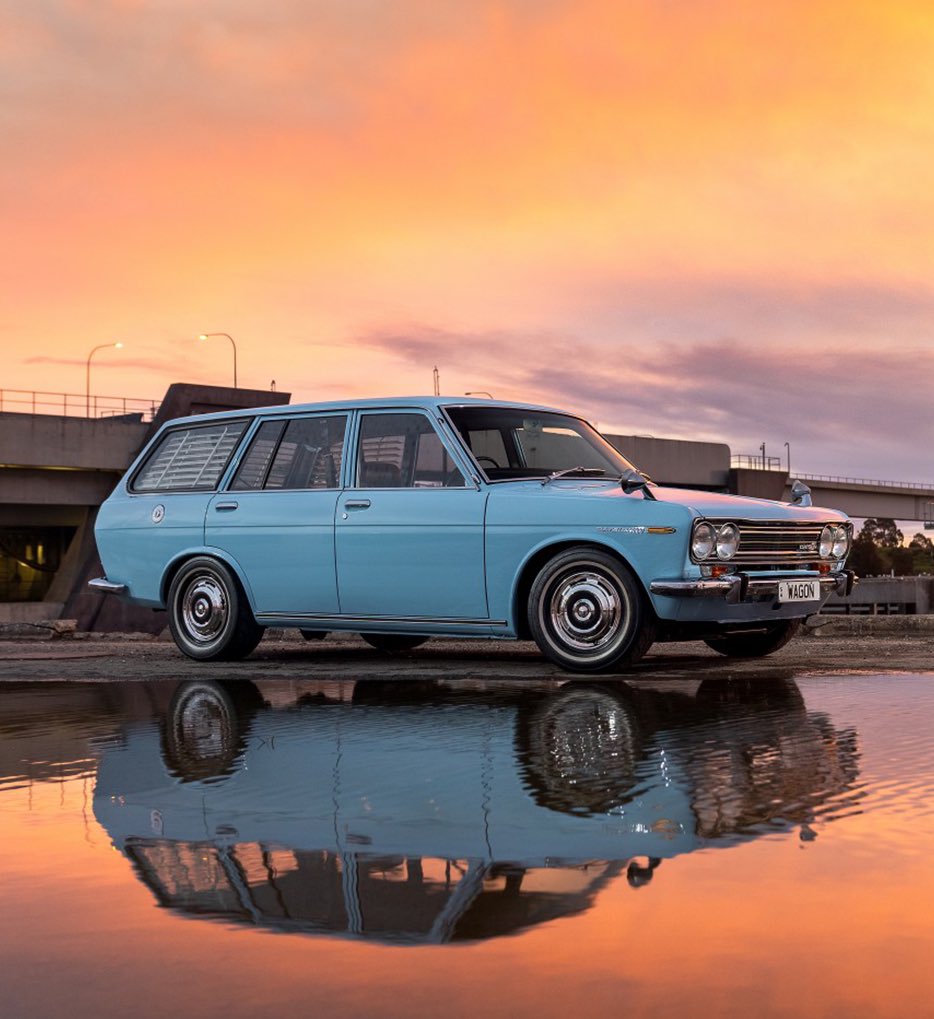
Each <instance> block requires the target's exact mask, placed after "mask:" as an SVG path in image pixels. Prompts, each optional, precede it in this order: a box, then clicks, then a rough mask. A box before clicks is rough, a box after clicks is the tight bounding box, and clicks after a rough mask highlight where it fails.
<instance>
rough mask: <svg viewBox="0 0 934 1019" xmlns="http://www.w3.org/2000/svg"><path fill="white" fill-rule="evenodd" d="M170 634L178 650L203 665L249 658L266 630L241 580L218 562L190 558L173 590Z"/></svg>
mask: <svg viewBox="0 0 934 1019" xmlns="http://www.w3.org/2000/svg"><path fill="white" fill-rule="evenodd" d="M168 609H169V630H170V631H171V633H172V637H173V639H174V640H175V643H176V644H177V645H178V649H179V650H180V651H182V652H183V653H184V654H186V655H188V657H189V658H195V659H197V660H198V661H202V662H211V661H231V660H233V659H237V658H245V657H246V656H247V655H248V654H249V653H250V652H251V651H252V650H253V649H254V648H255V647H256V645H257V644H258V643H259V642H260V639H261V638H262V636H263V627H262V626H260V625H259V624H258V623H257V622H256V620H255V619H254V618H253V613H252V612H251V611H250V606H249V605H248V604H247V600H246V597H245V595H244V593H243V590H242V589H241V587H240V583H239V581H238V580H237V578H236V577H235V576H234V575H233V573H231V571H230V570H229V569H228V568H227V567H226V566H225V565H224V564H223V563H222V562H219V561H218V560H217V559H211V558H210V557H208V556H198V557H197V558H195V559H189V561H188V562H187V563H185V565H184V566H182V568H181V569H180V570H179V571H178V573H176V574H175V577H174V579H173V580H172V584H171V586H170V587H169V598H168Z"/></svg>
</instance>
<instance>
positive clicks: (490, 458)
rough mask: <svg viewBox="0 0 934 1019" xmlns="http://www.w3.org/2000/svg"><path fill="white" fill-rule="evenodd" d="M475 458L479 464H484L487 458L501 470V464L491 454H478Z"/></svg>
mask: <svg viewBox="0 0 934 1019" xmlns="http://www.w3.org/2000/svg"><path fill="white" fill-rule="evenodd" d="M475 459H476V461H477V463H478V464H482V463H483V461H484V460H486V462H487V463H488V464H491V465H492V466H493V467H495V468H496V469H497V470H499V464H498V463H497V462H496V461H495V460H494V459H493V457H491V456H478V457H475Z"/></svg>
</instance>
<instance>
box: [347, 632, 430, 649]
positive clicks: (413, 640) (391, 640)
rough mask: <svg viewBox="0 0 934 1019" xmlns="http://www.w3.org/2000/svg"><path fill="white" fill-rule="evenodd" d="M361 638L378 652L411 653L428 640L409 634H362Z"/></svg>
mask: <svg viewBox="0 0 934 1019" xmlns="http://www.w3.org/2000/svg"><path fill="white" fill-rule="evenodd" d="M360 636H361V637H362V638H363V639H364V640H365V641H366V642H367V644H369V645H370V647H375V648H376V650H377V651H411V650H412V648H416V647H418V646H419V645H421V644H424V643H425V641H426V640H428V638H427V637H413V636H410V635H409V634H407V633H361V634H360Z"/></svg>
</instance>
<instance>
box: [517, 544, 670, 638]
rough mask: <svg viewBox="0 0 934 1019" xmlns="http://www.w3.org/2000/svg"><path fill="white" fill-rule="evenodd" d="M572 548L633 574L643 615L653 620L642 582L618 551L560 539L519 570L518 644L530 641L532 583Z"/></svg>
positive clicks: (603, 546) (648, 599)
mask: <svg viewBox="0 0 934 1019" xmlns="http://www.w3.org/2000/svg"><path fill="white" fill-rule="evenodd" d="M571 548H590V549H594V550H595V551H597V552H605V553H607V554H608V555H611V556H612V557H613V558H614V559H616V560H617V562H619V563H620V564H621V565H622V566H625V567H626V569H627V570H629V572H630V573H631V574H632V576H633V578H634V579H635V581H636V583H637V584H638V586H639V590H640V591H641V592H642V601H643V606H644V609H645V611H646V612H649V613H651V615H652V616H653V617H654V616H655V608H654V606H653V605H652V600H651V598H649V593H648V591H647V590H646V587H645V584H644V583H643V582H642V578H641V577H640V576H639V574H638V572H637V571H636V570H635V569H634V568H633V565H632V563H631V562H630V561H629V560H628V559H627V558H626V556H624V555H623V553H622V552H621V551H620V550H619V549H618V548H616V547H615V546H613V545H609V544H606V543H605V542H602V541H593V540H592V539H587V538H577V539H575V538H563V539H561V540H560V541H553V542H550V543H549V544H547V545H543V546H542V547H541V548H537V549H535V550H534V551H533V552H532V553H531V554H530V555H529V556H528V558H527V559H526V560H525V562H524V563H523V564H522V566H521V568H520V569H519V573H518V576H517V579H516V583H515V585H514V587H513V594H512V612H513V619H514V620H515V628H516V636H517V638H518V639H519V640H531V639H532V631H531V628H530V627H529V618H528V601H529V593H530V591H531V590H532V585H533V584H534V583H535V578H536V577H537V576H538V574H539V572H540V571H541V569H542V567H543V566H544V565H545V563H547V562H548V560H549V559H553V558H554V557H555V556H556V555H560V554H561V553H562V552H567V551H568V549H571Z"/></svg>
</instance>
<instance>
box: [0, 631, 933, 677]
mask: <svg viewBox="0 0 934 1019" xmlns="http://www.w3.org/2000/svg"><path fill="white" fill-rule="evenodd" d="M34 633H35V636H25V635H24V634H23V631H22V629H20V630H18V631H16V632H10V631H9V630H8V631H7V633H6V634H2V633H0V682H22V681H34V680H36V681H55V680H59V681H76V682H90V681H118V680H119V681H127V680H129V681H132V680H153V679H175V680H179V679H198V678H205V679H206V678H212V679H237V678H242V679H315V680H319V681H320V680H337V681H340V680H354V679H369V680H373V679H385V680H392V681H398V680H406V679H414V680H432V679H444V680H452V679H465V680H466V679H471V680H501V679H508V680H515V681H523V680H524V681H535V682H541V681H542V680H550V681H554V682H561V681H565V680H568V679H574V678H577V679H581V678H584V679H586V678H587V677H580V676H577V677H575V676H573V675H572V674H569V673H566V672H564V671H562V670H561V669H559V668H558V667H557V666H555V665H552V664H551V663H549V662H548V661H546V659H544V658H543V657H542V656H541V654H540V653H539V651H538V649H537V648H536V646H535V645H534V644H532V643H528V642H515V641H499V640H472V641H465V640H450V639H434V640H430V641H428V642H427V643H426V644H424V645H422V646H421V647H419V648H417V649H416V650H414V651H409V652H405V653H393V654H389V653H385V652H380V651H376V650H374V649H373V648H371V647H370V646H369V645H368V644H365V643H364V642H363V641H362V640H361V639H359V638H357V637H355V636H352V635H347V636H341V637H339V638H338V639H327V640H323V641H314V642H306V641H304V640H302V639H301V638H300V637H299V635H298V634H297V633H293V632H282V631H280V632H272V633H270V634H267V636H266V637H265V638H264V640H263V641H262V643H261V644H260V645H259V647H258V648H257V649H256V651H254V652H253V654H252V655H250V656H249V658H247V659H245V660H244V661H241V662H195V661H192V660H191V659H188V658H186V657H185V656H184V655H182V654H181V653H180V652H179V651H178V649H177V648H176V647H175V645H174V644H173V643H172V642H171V640H168V639H167V638H166V636H165V635H164V634H163V635H161V636H159V637H152V636H149V635H144V634H83V633H68V632H65V633H55V632H54V631H52V630H50V629H48V628H45V629H41V628H37V629H35V631H34ZM892 672H934V616H903V617H895V616H893V617H850V618H847V619H843V618H831V619H830V620H828V621H826V623H823V622H822V625H819V626H817V627H815V628H813V629H809V630H806V631H805V632H804V633H803V634H802V635H801V636H798V637H797V638H795V639H794V640H793V641H791V643H789V644H788V645H787V646H786V647H784V648H782V649H781V650H780V651H778V652H776V653H775V654H773V655H770V656H769V657H767V658H758V659H737V658H725V657H723V656H722V655H719V654H717V653H716V652H715V651H711V650H710V649H709V648H708V647H707V646H706V645H704V644H702V643H698V642H692V643H685V644H656V645H655V646H654V647H653V648H652V649H651V650H650V651H649V653H648V655H646V657H645V658H644V659H643V660H642V661H641V662H639V663H638V664H637V665H636V666H634V667H633V668H631V669H629V670H628V671H627V672H625V673H621V674H620V675H621V676H623V677H626V678H632V679H640V680H653V681H656V680H668V679H671V680H683V679H701V678H711V679H713V678H729V679H733V678H746V677H750V678H751V677H754V676H771V677H776V678H794V677H797V676H806V675H828V674H833V675H840V674H846V673H853V674H857V673H861V674H866V673H879V674H881V673H892Z"/></svg>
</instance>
